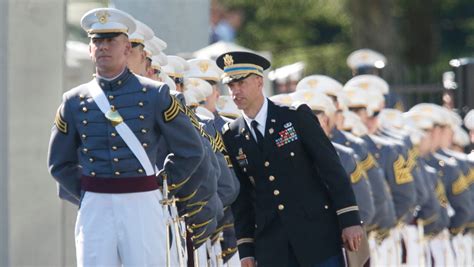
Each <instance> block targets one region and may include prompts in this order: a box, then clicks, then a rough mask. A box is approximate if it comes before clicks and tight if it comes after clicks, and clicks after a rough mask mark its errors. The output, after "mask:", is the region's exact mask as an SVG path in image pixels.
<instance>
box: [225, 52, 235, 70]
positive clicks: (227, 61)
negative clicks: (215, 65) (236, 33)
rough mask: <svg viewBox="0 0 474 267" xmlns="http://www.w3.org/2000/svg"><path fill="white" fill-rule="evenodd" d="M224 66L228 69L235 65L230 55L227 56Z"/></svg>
mask: <svg viewBox="0 0 474 267" xmlns="http://www.w3.org/2000/svg"><path fill="white" fill-rule="evenodd" d="M224 65H225V66H226V67H228V66H231V65H234V58H233V57H232V56H231V55H229V54H227V55H225V56H224Z"/></svg>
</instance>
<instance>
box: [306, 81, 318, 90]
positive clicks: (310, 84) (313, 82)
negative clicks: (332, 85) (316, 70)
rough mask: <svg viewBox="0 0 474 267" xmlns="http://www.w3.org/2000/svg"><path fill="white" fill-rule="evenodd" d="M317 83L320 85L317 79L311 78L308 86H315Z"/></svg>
mask: <svg viewBox="0 0 474 267" xmlns="http://www.w3.org/2000/svg"><path fill="white" fill-rule="evenodd" d="M317 85H318V81H317V80H309V81H308V86H309V87H311V88H315V87H316V86H317Z"/></svg>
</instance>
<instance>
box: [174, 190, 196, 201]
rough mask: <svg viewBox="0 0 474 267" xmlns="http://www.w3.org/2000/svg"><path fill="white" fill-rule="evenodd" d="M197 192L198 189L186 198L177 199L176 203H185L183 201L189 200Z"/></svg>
mask: <svg viewBox="0 0 474 267" xmlns="http://www.w3.org/2000/svg"><path fill="white" fill-rule="evenodd" d="M197 192H198V189H196V190H194V192H192V193H191V194H190V195H189V196H187V197H180V198H179V199H178V202H185V201H188V200H190V199H191V198H193V197H194V196H195V195H196V193H197Z"/></svg>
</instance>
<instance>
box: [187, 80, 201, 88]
mask: <svg viewBox="0 0 474 267" xmlns="http://www.w3.org/2000/svg"><path fill="white" fill-rule="evenodd" d="M189 84H190V85H191V86H194V87H198V86H199V80H196V79H192V80H190V81H189Z"/></svg>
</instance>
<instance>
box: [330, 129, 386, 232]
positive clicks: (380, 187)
mask: <svg viewBox="0 0 474 267" xmlns="http://www.w3.org/2000/svg"><path fill="white" fill-rule="evenodd" d="M330 138H331V141H333V142H335V143H338V144H341V145H344V146H347V147H350V148H352V149H353V150H354V152H355V153H356V154H357V156H358V157H359V158H360V159H361V166H362V169H363V171H364V172H365V173H366V174H367V177H368V180H369V183H370V186H371V189H372V197H373V202H374V209H375V211H374V212H375V214H374V217H373V219H372V220H371V221H370V222H366V223H365V226H366V229H367V231H371V230H375V229H377V228H378V227H380V225H381V220H382V219H383V218H384V217H386V216H387V212H388V204H387V202H388V201H392V200H391V199H392V198H391V196H390V192H389V191H388V185H387V182H386V181H385V178H384V173H383V170H382V169H381V168H380V167H379V165H378V163H377V161H376V159H375V158H374V156H373V154H372V153H371V152H369V151H368V147H367V144H366V142H365V140H364V139H362V138H359V137H357V136H354V135H352V134H350V133H348V132H344V131H341V130H338V129H337V128H333V130H332V131H331V135H330Z"/></svg>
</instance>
